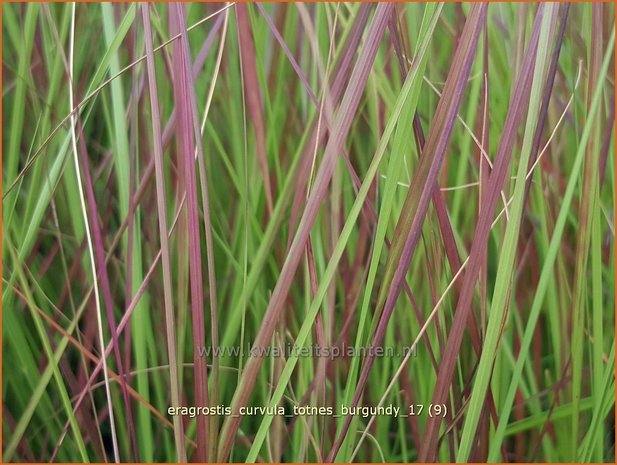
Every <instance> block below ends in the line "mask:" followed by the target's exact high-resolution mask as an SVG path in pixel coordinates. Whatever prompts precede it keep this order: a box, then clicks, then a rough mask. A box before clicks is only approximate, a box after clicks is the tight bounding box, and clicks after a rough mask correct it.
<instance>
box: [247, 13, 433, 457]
mask: <svg viewBox="0 0 617 465" xmlns="http://www.w3.org/2000/svg"><path fill="white" fill-rule="evenodd" d="M431 8H433V9H434V8H435V7H433V6H432V5H431ZM441 8H442V4H439V5H438V6H437V7H436V9H437V12H436V13H435V14H434V15H433V21H432V22H431V26H429V27H428V30H427V31H426V35H425V37H424V38H423V45H424V46H423V47H422V49H421V52H422V53H421V54H420V55H419V57H418V66H417V67H414V68H413V69H412V70H411V71H410V72H409V74H408V77H407V80H406V81H405V85H404V86H403V89H402V90H401V93H400V94H399V97H398V99H397V102H396V104H395V107H394V109H393V111H392V114H391V116H390V118H389V120H388V124H387V125H386V128H385V129H384V133H383V136H382V138H381V140H380V143H379V147H378V148H377V151H376V153H375V156H374V157H373V160H372V162H371V165H370V166H369V168H368V170H367V174H366V176H365V178H364V181H363V182H362V185H361V187H360V190H359V192H358V195H357V197H356V200H355V201H354V204H353V206H352V207H351V210H350V213H349V215H348V217H347V219H346V221H345V225H344V226H343V230H342V232H341V235H340V236H339V238H338V241H337V243H336V246H335V248H334V251H333V254H332V257H331V258H330V260H329V262H328V265H327V267H326V270H325V271H324V275H323V277H322V280H321V282H320V284H319V287H318V289H317V293H316V294H315V298H314V299H313V300H312V302H311V304H310V308H309V310H308V312H307V315H306V318H305V320H304V322H303V324H302V326H301V328H300V331H299V332H298V336H297V337H296V341H295V345H296V346H297V347H303V346H304V344H305V343H306V340H307V338H308V336H309V334H310V332H311V329H312V327H313V324H314V321H315V318H316V317H317V313H318V312H319V309H320V308H321V304H322V302H323V299H324V297H325V295H326V293H327V291H328V288H329V286H330V284H331V280H332V278H333V277H334V275H335V272H336V269H337V266H338V263H339V260H340V258H341V256H342V254H343V252H344V250H345V247H346V245H347V242H348V240H349V236H350V235H351V232H352V228H353V227H354V225H355V222H356V220H357V218H358V216H359V214H360V211H361V210H362V206H363V205H364V201H365V199H366V196H367V194H368V191H369V189H370V188H371V185H372V183H373V180H374V178H375V175H376V173H377V170H378V168H379V166H380V164H381V161H382V159H383V157H384V154H385V152H386V149H387V147H388V144H389V142H390V139H391V136H392V134H393V133H394V129H395V128H396V127H398V123H399V121H400V119H401V116H402V114H403V112H404V113H405V114H406V115H407V116H408V117H409V118H408V121H407V122H408V123H409V122H410V121H411V120H412V118H413V114H414V113H415V109H416V105H417V101H418V95H419V90H420V85H421V83H422V73H421V72H420V71H422V70H423V67H422V66H420V65H419V63H421V62H422V61H423V57H424V56H425V52H426V48H427V46H428V42H429V41H430V38H431V37H432V33H433V30H434V28H435V25H436V23H437V18H438V17H439V12H440V10H441ZM404 123H405V120H403V121H402V122H401V123H400V124H401V125H404ZM398 142H399V143H402V140H399V141H398ZM393 153H397V152H395V151H393ZM297 361H298V355H297V354H296V353H292V354H291V355H290V357H289V358H288V359H287V362H286V364H285V367H284V368H283V371H282V372H281V374H280V377H279V380H278V383H277V386H276V388H275V389H274V392H273V393H272V397H271V398H270V402H269V405H270V406H272V407H273V406H276V405H278V404H279V402H280V401H281V399H282V397H283V394H284V392H285V389H286V388H287V384H288V382H289V379H290V378H291V374H292V373H293V370H294V368H295V366H296V363H297ZM271 422H272V416H264V419H263V420H262V422H261V424H260V427H259V429H258V431H257V435H256V436H255V439H254V441H253V444H252V446H251V449H250V451H249V455H248V458H247V461H248V462H254V461H255V459H256V458H257V454H259V451H260V449H261V446H262V444H263V441H264V439H265V436H266V434H267V431H268V428H269V426H270V423H271Z"/></svg>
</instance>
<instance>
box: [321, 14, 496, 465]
mask: <svg viewBox="0 0 617 465" xmlns="http://www.w3.org/2000/svg"><path fill="white" fill-rule="evenodd" d="M486 10H487V5H486V4H480V3H476V4H474V5H473V7H472V9H471V11H470V12H469V16H468V18H467V22H466V23H465V28H464V30H463V35H462V37H461V40H460V41H459V45H458V47H457V49H456V53H455V55H454V58H453V60H452V63H453V64H452V67H451V69H450V72H449V73H448V78H447V80H446V84H445V87H444V91H443V94H442V97H441V99H440V100H439V104H438V106H437V110H436V112H435V117H434V123H433V126H432V127H431V131H430V132H429V136H428V140H427V141H426V145H425V147H424V152H423V154H422V155H423V156H422V157H421V159H420V163H419V165H418V167H417V169H416V172H415V174H414V177H413V179H412V181H411V184H410V186H409V191H408V196H407V198H406V199H405V204H404V205H403V212H404V213H403V214H402V215H401V218H400V219H399V223H398V224H397V227H396V230H395V236H394V241H393V247H392V249H391V253H390V255H389V256H388V259H389V260H388V261H390V260H391V257H393V258H394V260H396V258H397V257H396V255H397V254H398V250H400V248H399V247H400V246H399V244H401V242H402V241H404V246H403V247H402V251H401V252H400V256H399V257H400V258H399V259H398V263H397V265H396V271H395V272H394V277H393V278H392V283H391V285H390V291H389V292H388V296H387V298H386V302H385V304H384V307H383V311H382V314H381V318H380V320H379V324H378V325H377V329H376V331H375V334H374V336H373V339H372V341H371V346H372V347H378V346H380V345H381V343H382V341H383V338H384V336H385V332H386V327H387V325H388V322H389V320H390V316H391V315H392V312H393V310H394V306H395V304H396V300H397V299H398V295H399V293H400V291H401V289H402V287H403V281H404V280H405V275H406V274H407V269H408V267H409V263H410V262H411V258H412V256H413V252H414V251H415V247H416V245H417V243H418V241H419V239H420V235H421V232H422V224H423V223H424V219H425V216H426V213H427V211H428V206H429V202H430V199H431V195H432V193H433V192H434V186H435V184H436V182H437V177H438V175H439V169H440V168H441V163H442V162H443V159H444V158H445V154H446V151H447V148H448V144H449V140H450V135H451V133H452V128H453V126H454V122H455V121H456V116H457V114H458V108H459V105H460V102H461V100H462V98H463V92H464V89H465V87H466V85H467V80H468V78H469V72H470V70H471V65H472V64H473V60H474V57H475V52H476V48H477V44H478V38H479V35H480V31H481V24H482V23H483V21H484V16H485V15H486ZM418 194H419V195H418ZM405 212H408V215H413V216H412V219H411V222H410V223H409V224H406V223H408V221H407V219H408V215H405ZM403 228H406V229H407V231H406V233H405V231H404V229H403ZM401 229H403V230H402V231H401ZM397 233H398V234H397ZM374 361H375V358H374V357H373V356H369V357H367V358H366V360H365V362H364V364H363V365H362V370H361V372H360V378H359V380H358V387H357V389H356V392H355V393H354V397H353V400H352V406H357V405H358V403H359V402H360V398H361V396H362V393H363V391H364V387H365V386H366V382H367V380H368V375H369V372H370V369H371V367H372V365H373V362H374ZM351 420H352V417H351V416H347V417H346V418H345V422H344V423H343V428H342V429H341V432H340V434H339V436H338V438H337V439H336V441H335V442H334V444H333V446H332V450H331V451H330V453H329V454H328V458H327V461H328V462H332V461H334V459H335V458H336V456H337V454H338V451H339V449H340V447H341V445H342V444H343V440H344V439H345V436H346V434H347V430H348V428H349V426H350V425H351Z"/></svg>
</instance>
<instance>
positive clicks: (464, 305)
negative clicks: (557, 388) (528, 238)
mask: <svg viewBox="0 0 617 465" xmlns="http://www.w3.org/2000/svg"><path fill="white" fill-rule="evenodd" d="M543 10H544V8H543V7H542V5H540V7H539V10H538V13H537V14H536V18H535V22H534V26H533V30H532V34H531V37H530V39H529V44H528V46H527V53H526V54H525V56H524V58H523V63H522V65H521V71H520V73H519V78H518V80H517V83H516V87H515V89H514V93H513V95H512V98H511V99H510V105H509V110H508V115H507V117H506V122H505V125H504V129H503V132H502V137H501V140H500V143H499V148H498V149H497V155H496V157H495V162H494V164H493V171H492V173H491V176H490V178H489V183H488V186H487V189H486V192H485V193H484V196H483V198H482V200H481V202H482V205H484V207H485V208H484V209H483V210H482V212H481V214H480V217H479V219H478V223H477V225H476V229H475V233H474V236H473V237H474V240H473V243H472V246H471V250H470V252H469V261H468V264H467V272H466V273H465V276H464V277H463V285H462V291H461V294H460V296H459V299H458V302H457V305H456V310H455V313H454V320H453V322H452V330H451V331H450V334H449V336H448V341H447V343H446V349H445V354H446V355H445V356H444V358H443V359H442V364H441V367H440V369H439V374H438V375H437V382H436V385H435V392H434V393H433V398H432V402H434V403H437V402H440V403H443V402H444V401H445V400H446V399H447V396H448V392H449V390H450V385H451V382H452V375H453V374H454V368H455V365H456V359H457V355H458V352H459V349H460V345H461V342H462V339H463V333H464V323H465V321H466V320H467V319H468V318H469V315H470V313H471V301H472V299H473V295H474V291H475V285H476V282H477V279H478V273H479V271H480V267H481V265H482V257H483V256H484V254H485V250H486V247H487V241H488V237H489V233H490V229H491V225H492V221H493V218H492V215H493V212H494V210H495V207H496V205H497V201H498V199H499V197H500V192H501V190H502V186H503V183H504V180H505V177H506V174H507V172H508V166H509V163H510V158H511V156H512V149H513V147H514V142H515V138H516V133H517V130H518V127H519V124H520V122H521V120H522V119H523V114H524V110H525V108H526V104H527V101H528V99H529V93H530V91H531V80H532V75H533V68H534V64H535V56H536V51H537V44H538V37H539V32H540V19H541V17H542V12H543ZM440 423H441V419H438V418H428V419H427V425H426V430H425V433H424V442H423V443H422V446H421V449H420V455H419V460H420V461H423V462H431V461H434V460H435V459H436V456H437V443H438V438H439V426H440Z"/></svg>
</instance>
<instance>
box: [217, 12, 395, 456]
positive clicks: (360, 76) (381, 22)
mask: <svg viewBox="0 0 617 465" xmlns="http://www.w3.org/2000/svg"><path fill="white" fill-rule="evenodd" d="M392 8H393V4H391V3H381V4H379V5H378V6H377V10H376V12H375V15H374V16H373V20H372V22H371V25H370V26H369V30H368V32H367V37H366V41H365V47H364V49H363V50H362V52H361V54H360V57H359V58H358V61H357V63H356V66H355V67H354V70H353V72H352V73H351V76H350V79H349V85H348V87H347V89H346V91H345V95H344V96H343V100H342V103H341V106H340V109H339V112H338V114H337V117H336V121H335V124H334V128H335V129H334V131H333V132H332V135H331V137H330V139H329V140H328V144H327V146H326V149H325V153H324V157H323V160H322V163H321V165H320V167H319V171H318V172H317V175H316V176H315V184H314V187H313V189H312V190H311V193H310V195H309V198H308V201H307V205H306V209H305V211H304V214H303V215H302V219H301V220H300V225H299V226H298V232H297V234H296V236H295V238H294V240H293V242H292V245H291V247H290V249H289V254H288V255H287V258H286V260H285V263H284V265H283V268H282V270H281V273H280V277H279V279H278V281H277V283H276V286H275V288H274V291H273V293H272V297H271V299H270V303H269V305H268V309H267V310H266V314H265V316H264V318H263V323H262V325H261V327H260V328H259V332H258V333H257V336H256V337H255V341H254V344H253V347H256V348H260V349H264V348H265V347H267V345H268V344H269V343H270V340H271V338H272V333H273V331H274V328H275V327H276V324H277V322H278V320H279V317H280V314H281V311H282V309H283V305H284V303H285V299H286V298H287V294H288V293H289V288H290V287H291V284H292V281H293V278H294V276H295V273H296V271H297V268H298V265H299V264H300V260H301V259H302V257H303V256H304V252H305V246H306V243H307V240H308V238H309V235H310V231H311V228H312V226H313V224H314V222H315V218H316V217H317V212H318V210H319V207H320V205H321V201H322V199H323V197H324V195H325V194H326V192H327V189H328V185H329V183H330V180H331V178H332V174H333V172H334V168H335V166H336V162H337V159H338V155H339V153H340V152H341V149H342V146H343V142H344V140H345V137H346V136H347V133H348V132H349V129H350V127H351V123H352V121H353V117H354V114H355V111H356V109H357V107H358V105H359V103H360V97H361V96H362V93H363V90H364V87H365V85H366V82H367V79H368V75H369V72H370V70H371V67H372V65H373V62H374V60H375V57H376V55H377V51H378V49H379V45H380V42H381V38H382V36H383V34H384V32H385V28H386V26H387V23H388V18H389V16H390V13H391V10H392ZM262 361H263V359H262V357H253V358H250V359H249V361H248V363H247V365H246V367H245V369H244V371H243V373H242V377H241V379H240V383H239V386H238V388H237V389H236V392H235V393H234V397H233V400H232V414H233V415H232V416H230V417H227V418H226V419H225V422H224V424H223V428H222V432H221V439H220V441H219V455H218V460H219V461H225V460H227V458H228V457H229V453H230V452H231V448H232V446H233V442H234V438H235V436H236V432H237V430H238V427H239V426H240V417H239V416H234V415H236V414H238V411H239V408H240V407H242V406H245V405H246V404H247V402H248V400H249V398H250V395H251V390H252V388H253V386H254V384H255V381H256V379H257V375H258V373H259V368H260V366H261V363H262Z"/></svg>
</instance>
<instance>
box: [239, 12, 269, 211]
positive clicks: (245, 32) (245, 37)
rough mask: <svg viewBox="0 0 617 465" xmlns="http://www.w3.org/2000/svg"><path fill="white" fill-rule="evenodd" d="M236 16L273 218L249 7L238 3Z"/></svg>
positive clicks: (250, 108)
mask: <svg viewBox="0 0 617 465" xmlns="http://www.w3.org/2000/svg"><path fill="white" fill-rule="evenodd" d="M236 17H237V20H238V40H239V42H240V43H239V44H238V48H239V50H240V59H241V61H242V77H243V79H244V94H245V97H246V106H247V109H248V113H249V116H250V118H251V122H252V124H253V130H254V135H255V149H256V151H257V160H258V162H259V166H260V167H261V171H262V176H263V178H264V179H263V182H264V191H265V193H266V207H267V209H268V216H270V215H272V210H273V209H274V202H273V200H272V184H271V181H270V169H269V167H268V154H267V152H266V130H265V127H264V116H263V110H262V105H261V93H260V91H259V76H258V74H257V62H256V60H255V43H254V41H253V35H252V33H251V22H250V21H249V17H248V4H247V3H237V4H236Z"/></svg>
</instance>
